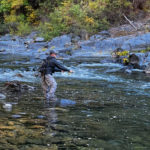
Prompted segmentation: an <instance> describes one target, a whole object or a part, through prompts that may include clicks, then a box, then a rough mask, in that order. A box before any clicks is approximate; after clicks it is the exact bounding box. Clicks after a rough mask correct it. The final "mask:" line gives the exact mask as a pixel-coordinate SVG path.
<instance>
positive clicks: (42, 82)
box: [41, 76, 48, 98]
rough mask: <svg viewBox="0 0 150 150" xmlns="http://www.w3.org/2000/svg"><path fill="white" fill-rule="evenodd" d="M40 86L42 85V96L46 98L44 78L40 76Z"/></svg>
mask: <svg viewBox="0 0 150 150" xmlns="http://www.w3.org/2000/svg"><path fill="white" fill-rule="evenodd" d="M41 85H42V88H43V94H44V96H45V98H46V92H47V88H48V86H47V84H46V82H45V77H44V76H41Z"/></svg>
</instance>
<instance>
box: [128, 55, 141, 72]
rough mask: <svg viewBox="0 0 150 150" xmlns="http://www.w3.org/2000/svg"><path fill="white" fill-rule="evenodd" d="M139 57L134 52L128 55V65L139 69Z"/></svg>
mask: <svg viewBox="0 0 150 150" xmlns="http://www.w3.org/2000/svg"><path fill="white" fill-rule="evenodd" d="M139 61H140V59H139V57H138V56H137V55H136V54H131V55H129V65H131V66H132V67H133V68H134V69H140V68H141V67H140V65H139Z"/></svg>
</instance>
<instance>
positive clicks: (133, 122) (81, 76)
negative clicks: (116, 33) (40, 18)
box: [0, 31, 150, 150]
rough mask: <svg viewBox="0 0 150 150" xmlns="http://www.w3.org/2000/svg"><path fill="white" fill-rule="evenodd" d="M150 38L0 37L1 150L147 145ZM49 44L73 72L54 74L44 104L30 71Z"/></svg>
mask: <svg viewBox="0 0 150 150" xmlns="http://www.w3.org/2000/svg"><path fill="white" fill-rule="evenodd" d="M149 36H150V33H142V34H140V35H129V36H128V35H126V36H121V37H112V35H111V32H108V31H107V32H106V31H105V32H101V33H98V34H97V35H94V36H92V37H90V38H89V40H87V41H83V40H81V39H80V37H74V36H72V35H71V34H70V35H63V36H61V37H56V38H54V39H53V40H52V41H49V42H44V41H43V40H44V39H43V38H40V37H36V33H32V34H31V35H29V36H27V37H24V38H23V37H22V38H21V37H16V36H11V35H5V36H3V37H1V38H0V46H1V47H0V91H1V92H0V149H14V150H16V149H18V150H30V149H36V150H38V149H39V150H40V149H42V150H47V149H52V150H55V149H56V150H57V149H77V150H78V149H79V150H80V149H81V150H84V149H85V150H89V149H93V150H94V149H100V150H101V149H102V150H103V149H106V150H110V149H117V150H122V149H126V150H128V149H133V150H134V149H135V150H136V149H149V148H150V136H149V135H150V134H149V131H150V120H149V118H150V110H149V107H150V101H149V98H150V84H149V80H150V76H149V75H148V74H145V68H146V67H147V66H148V64H149V50H148V47H149V45H150V41H149V39H150V38H149ZM139 41H140V42H139ZM118 48H119V49H120V50H119V51H118ZM50 49H53V50H56V51H58V52H59V55H60V57H63V59H64V60H63V62H64V65H66V66H67V67H68V68H71V69H72V70H74V73H73V74H68V73H56V74H55V78H56V80H57V82H58V89H57V92H56V96H57V99H56V101H54V102H50V103H47V102H46V101H45V100H44V97H43V93H42V90H41V86H40V78H39V77H37V72H36V69H37V68H38V66H39V64H40V62H41V59H44V58H45V57H46V56H47V54H48V52H49V50H50ZM142 50H143V51H142ZM133 54H135V55H136V56H137V57H138V58H137V57H132V58H130V57H129V56H131V55H133ZM112 56H115V57H112ZM118 57H119V58H118ZM126 58H130V59H129V62H128V64H125V63H124V62H123V61H124V60H125V59H126ZM133 58H135V59H133ZM135 60H136V61H135ZM134 62H136V63H138V65H139V66H140V67H141V66H145V67H144V69H143V68H139V69H137V68H134V65H133V64H134Z"/></svg>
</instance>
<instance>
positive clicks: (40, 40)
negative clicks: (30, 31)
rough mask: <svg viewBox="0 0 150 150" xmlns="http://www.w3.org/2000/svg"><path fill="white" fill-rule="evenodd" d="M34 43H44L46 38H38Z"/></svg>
mask: <svg viewBox="0 0 150 150" xmlns="http://www.w3.org/2000/svg"><path fill="white" fill-rule="evenodd" d="M34 42H44V38H43V37H37V38H35V40H34Z"/></svg>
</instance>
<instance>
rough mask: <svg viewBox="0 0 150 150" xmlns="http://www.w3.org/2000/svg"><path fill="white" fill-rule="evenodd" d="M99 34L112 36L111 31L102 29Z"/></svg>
mask: <svg viewBox="0 0 150 150" xmlns="http://www.w3.org/2000/svg"><path fill="white" fill-rule="evenodd" d="M98 34H99V35H102V36H104V37H110V36H111V34H110V32H109V31H106V30H104V31H101V32H99V33H98Z"/></svg>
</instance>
